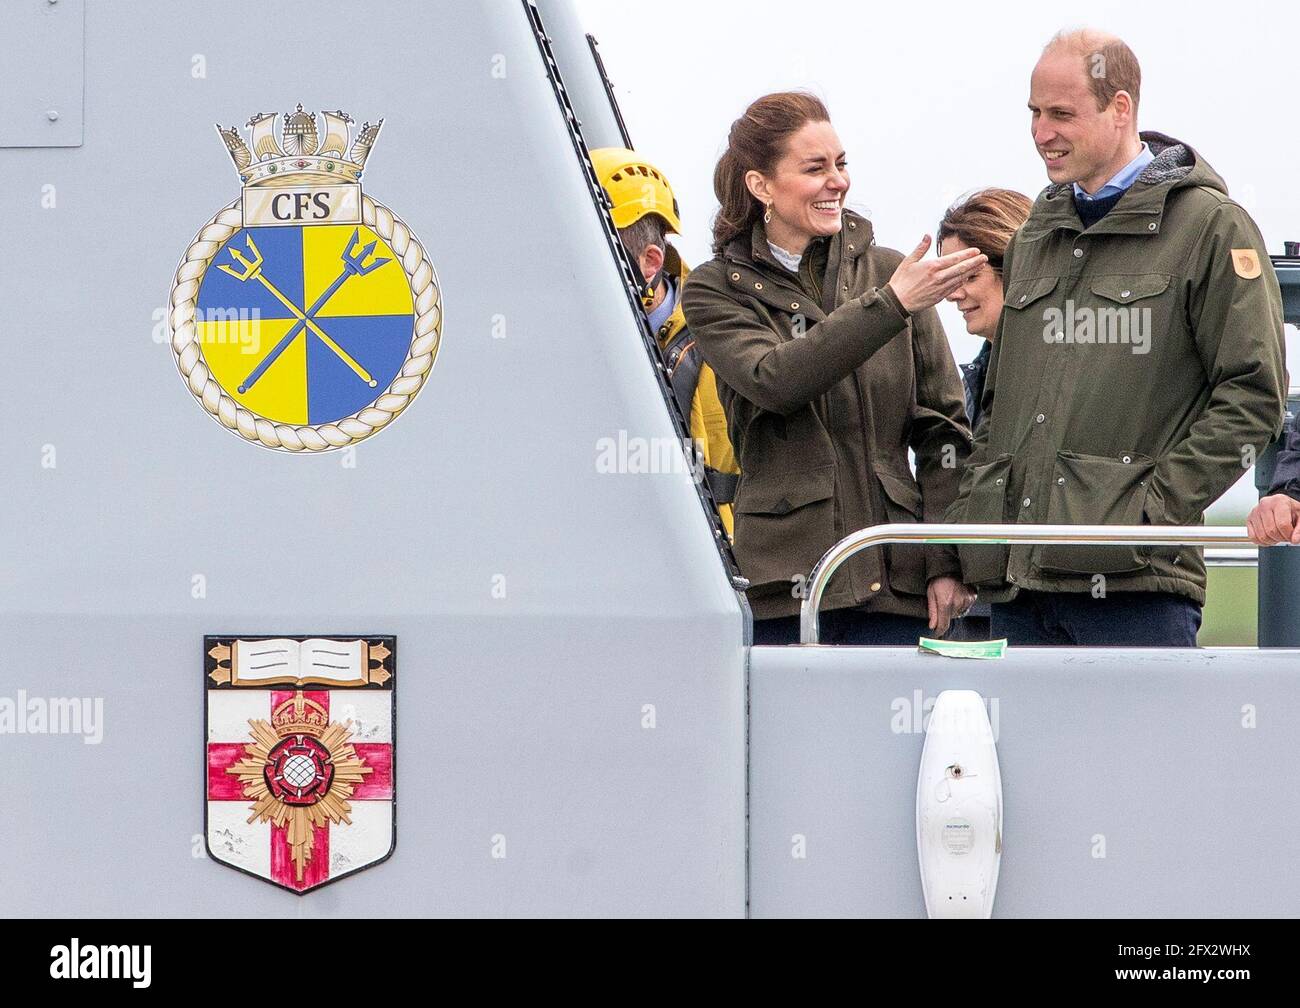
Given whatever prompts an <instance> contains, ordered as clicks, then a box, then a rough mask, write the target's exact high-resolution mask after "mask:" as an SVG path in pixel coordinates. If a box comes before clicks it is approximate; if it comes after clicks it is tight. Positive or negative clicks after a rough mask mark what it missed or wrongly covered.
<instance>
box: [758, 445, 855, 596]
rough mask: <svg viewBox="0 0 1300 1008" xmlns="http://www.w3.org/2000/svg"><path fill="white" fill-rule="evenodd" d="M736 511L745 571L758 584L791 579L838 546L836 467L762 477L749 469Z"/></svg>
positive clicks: (804, 571) (830, 466) (829, 466)
mask: <svg viewBox="0 0 1300 1008" xmlns="http://www.w3.org/2000/svg"><path fill="white" fill-rule="evenodd" d="M764 475H765V476H766V474H764ZM734 511H735V546H734V550H735V554H736V561H737V563H738V564H739V566H740V570H741V573H743V574H744V575H745V577H747V578H749V580H750V582H751V583H752V584H754V585H761V584H768V583H770V582H773V581H783V582H786V583H789V582H791V581H792V580H793V579H794V578H795V577H796V576H797V575H799V574H805V575H806V574H807V573H808V572H809V571H811V570H812V566H813V564H815V563H816V562H817V560H818V559H820V557H821V555H822V554H823V553H825V552H826V550H828V549H830V547H831V546H833V545H834V544H835V466H834V465H828V466H821V467H819V468H816V469H806V470H802V471H799V472H789V473H780V474H774V475H773V476H771V477H768V478H760V479H757V480H756V479H755V478H754V475H753V473H743V474H742V475H741V477H740V485H739V487H738V488H737V490H736V503H735V508H734Z"/></svg>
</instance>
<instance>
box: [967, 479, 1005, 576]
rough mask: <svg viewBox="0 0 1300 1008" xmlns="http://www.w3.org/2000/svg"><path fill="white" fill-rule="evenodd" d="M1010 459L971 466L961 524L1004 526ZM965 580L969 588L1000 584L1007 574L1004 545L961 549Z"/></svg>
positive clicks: (983, 545) (982, 545) (972, 546)
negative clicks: (968, 487) (969, 585)
mask: <svg viewBox="0 0 1300 1008" xmlns="http://www.w3.org/2000/svg"><path fill="white" fill-rule="evenodd" d="M1010 473H1011V455H1010V453H1004V454H1002V455H999V456H997V457H996V458H995V459H993V460H992V461H990V462H985V463H982V464H981V465H976V466H971V476H970V490H969V491H968V492H967V494H966V507H965V510H964V511H963V512H962V514H961V518H960V520H961V521H962V522H965V523H967V524H995V525H996V524H1001V523H1003V522H1005V521H1006V520H1007V480H1008V478H1009V477H1010ZM957 552H958V554H959V555H960V556H961V573H962V580H964V581H965V582H966V583H967V584H971V585H979V584H1001V583H1002V582H1003V581H1004V580H1005V577H1006V573H1007V557H1008V553H1009V550H1008V547H1007V546H1005V545H998V544H992V545H985V544H982V543H981V544H980V545H978V546H976V545H966V546H958V547H957Z"/></svg>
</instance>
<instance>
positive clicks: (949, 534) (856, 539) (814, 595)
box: [799, 523, 1252, 644]
mask: <svg viewBox="0 0 1300 1008" xmlns="http://www.w3.org/2000/svg"><path fill="white" fill-rule="evenodd" d="M887 543H919V544H922V545H925V546H940V545H953V544H957V543H965V544H981V543H982V544H986V545H1003V546H1005V545H1011V544H1013V543H1014V544H1026V545H1042V544H1046V543H1061V544H1065V545H1071V546H1076V545H1077V546H1085V545H1094V546H1250V545H1252V544H1251V541H1250V537H1249V536H1248V535H1247V534H1246V529H1245V526H1242V525H1186V526H1184V525H1029V524H1025V525H995V524H987V525H956V524H934V525H923V524H910V523H908V524H904V523H896V524H892V525H873V526H871V527H870V528H864V529H860V530H858V531H857V532H854V533H852V534H850V535H847V536H845V537H844V538H843V539H841V540H840V541H839V542H837V543H836V544H835V545H834V546H832V547H831V548H830V549H828V550H827V551H826V553H825V555H824V556H823V557H822V558H821V559H820V560H818V561H817V566H816V567H814V568H813V569H812V574H811V575H809V577H808V590H807V594H806V595H805V596H804V600H803V605H802V606H801V607H800V610H799V643H801V644H816V643H817V637H818V628H817V624H818V610H820V609H821V601H822V594H823V592H825V590H826V585H827V583H828V582H829V581H830V579H831V577H832V575H834V573H835V572H836V571H837V570H839V567H840V564H842V563H844V561H845V560H847V559H848V558H849V557H851V556H853V555H854V554H855V553H859V552H861V551H862V550H864V549H868V548H870V547H872V546H883V545H885V544H887Z"/></svg>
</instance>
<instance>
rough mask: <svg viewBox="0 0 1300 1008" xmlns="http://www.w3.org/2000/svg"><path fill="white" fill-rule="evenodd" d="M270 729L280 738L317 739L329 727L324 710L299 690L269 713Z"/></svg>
mask: <svg viewBox="0 0 1300 1008" xmlns="http://www.w3.org/2000/svg"><path fill="white" fill-rule="evenodd" d="M271 727H272V728H274V729H275V733H276V734H277V735H279V736H280V737H281V738H285V737H286V736H288V735H311V736H313V737H319V736H320V734H321V733H322V732H323V731H324V730H325V729H326V728H328V727H329V717H328V716H327V715H326V714H325V708H324V707H322V706H321V705H320V704H318V703H317V702H316V701H315V700H308V699H307V698H306V697H305V696H303V695H302V690H299V691H298V692H297V693H295V694H294V695H293V696H291V697H290V698H289V699H288V700H286V701H284V703H282V704H280V706H279V707H277V708H276V709H275V710H274V711H272V713H271Z"/></svg>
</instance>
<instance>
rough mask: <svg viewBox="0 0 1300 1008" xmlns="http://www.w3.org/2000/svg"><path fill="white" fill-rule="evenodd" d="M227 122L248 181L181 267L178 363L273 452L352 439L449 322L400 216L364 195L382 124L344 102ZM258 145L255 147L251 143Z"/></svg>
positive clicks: (411, 387)
mask: <svg viewBox="0 0 1300 1008" xmlns="http://www.w3.org/2000/svg"><path fill="white" fill-rule="evenodd" d="M320 119H321V120H323V131H324V136H323V137H322V136H321V127H322V124H321V123H318V120H317V116H316V115H315V114H314V113H311V112H304V111H303V109H302V106H301V105H299V106H298V108H297V110H296V111H295V112H292V113H286V114H285V115H284V122H283V126H282V129H281V130H280V136H279V139H277V137H276V130H275V126H276V121H277V117H276V115H275V114H273V113H271V112H262V113H260V114H258V115H255V116H254V117H253V118H252V119H251V120H249V122H248V124H247V125H248V126H249V127H250V128H251V130H252V133H251V136H250V137H249V141H248V143H246V142H245V141H244V138H243V137H242V136H241V135H240V133H239V131H238V130H237V129H235V128H234V127H231V128H229V129H222V127H221V126H220V125H218V126H217V131H218V132H219V133H220V135H221V139H222V140H223V141H224V142H225V146H226V149H227V151H228V152H229V154H230V157H231V159H232V160H233V161H234V163H235V168H236V170H237V171H238V172H239V177H240V180H241V181H242V182H243V190H242V192H241V194H240V197H239V199H237V200H235V201H234V202H233V203H231V204H230V205H229V206H227V207H225V208H224V209H222V210H220V211H218V212H217V214H216V215H215V216H214V217H213V218H212V219H211V220H210V221H208V223H207V224H205V225H204V226H203V228H202V229H201V230H200V231H199V233H198V235H197V236H196V237H195V239H194V241H192V242H191V243H190V246H189V248H188V249H186V250H185V255H184V256H183V258H182V259H181V264H180V266H179V267H178V268H177V270H176V279H175V281H174V282H173V285H172V292H171V302H170V306H169V309H168V322H169V327H170V332H171V346H172V352H173V353H174V354H175V357H176V364H177V367H178V368H179V369H180V372H181V376H182V377H183V378H184V379H185V382H186V384H187V385H188V387H189V390H190V392H191V393H192V394H193V395H194V397H195V399H197V400H198V401H199V404H200V405H201V406H202V407H203V408H204V409H205V410H206V411H207V412H208V413H209V414H210V415H211V416H212V417H213V418H214V419H216V420H217V421H218V422H219V423H220V424H221V425H222V426H223V427H225V428H227V429H228V430H231V431H233V432H234V433H236V434H238V435H239V436H240V437H242V438H245V439H246V440H248V441H253V442H255V443H257V444H261V445H265V446H266V447H268V448H275V449H279V450H282V451H289V452H307V453H310V452H319V451H330V450H332V449H334V448H343V447H346V446H348V445H352V444H356V443H357V442H358V441H361V440H363V439H365V438H367V437H369V436H370V435H372V434H374V433H375V432H376V431H378V430H380V429H381V428H383V427H385V426H387V425H388V424H389V423H391V422H392V421H393V419H394V418H395V417H396V416H397V415H398V414H399V413H401V412H402V410H404V409H406V407H407V406H409V405H410V403H411V400H413V399H414V398H415V396H416V394H417V393H418V392H419V391H420V388H421V387H422V386H423V385H424V382H425V379H426V378H427V377H428V374H429V370H430V368H432V367H433V362H434V358H435V357H436V356H437V353H438V345H439V340H440V335H441V328H442V299H441V295H440V292H439V289H438V277H437V274H436V273H435V271H434V269H433V265H432V263H430V262H429V257H428V255H427V254H426V253H425V251H424V246H423V245H421V244H420V242H419V240H418V239H417V238H416V237H415V235H414V234H412V233H411V229H410V228H408V227H407V226H406V224H404V223H403V222H402V220H401V218H399V217H398V216H397V215H396V214H394V213H393V212H392V211H391V210H389V209H388V208H387V207H385V206H384V205H383V204H382V203H379V202H378V201H376V200H374V199H372V198H371V197H370V196H368V195H366V194H364V193H363V192H362V191H361V174H362V169H363V168H364V167H365V164H366V159H367V158H368V157H369V155H370V151H371V148H372V147H373V146H374V143H375V140H376V138H377V137H378V136H379V130H380V127H381V126H382V125H383V120H382V119H381V120H379V122H378V123H376V124H374V125H371V124H370V123H364V124H363V125H362V127H361V132H360V133H359V134H358V136H357V138H356V140H355V142H352V143H349V138H350V130H351V125H352V122H353V120H352V118H351V117H350V116H349V115H348V114H347V113H346V112H343V111H341V110H340V111H335V112H322V113H321V114H320ZM250 144H251V148H250Z"/></svg>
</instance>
